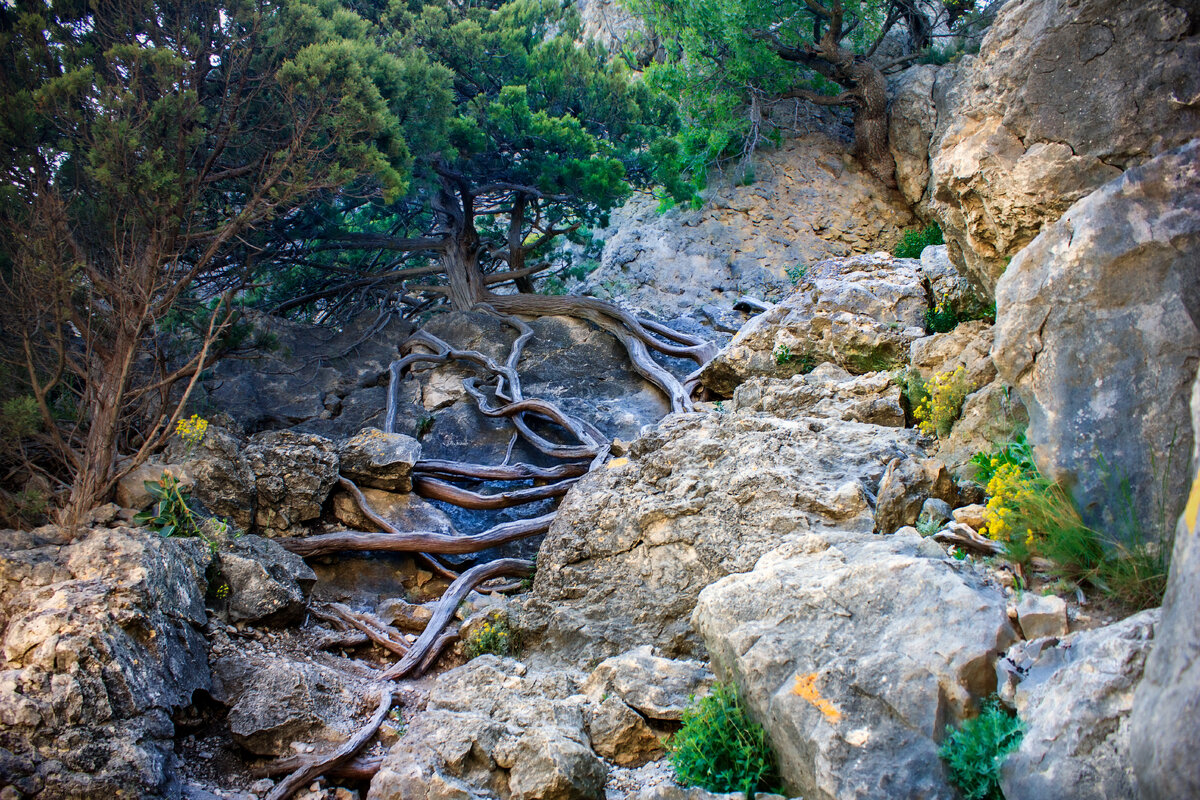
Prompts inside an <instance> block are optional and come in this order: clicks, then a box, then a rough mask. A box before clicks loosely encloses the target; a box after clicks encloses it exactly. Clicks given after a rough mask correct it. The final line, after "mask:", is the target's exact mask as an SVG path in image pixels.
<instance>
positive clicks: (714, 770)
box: [667, 683, 780, 797]
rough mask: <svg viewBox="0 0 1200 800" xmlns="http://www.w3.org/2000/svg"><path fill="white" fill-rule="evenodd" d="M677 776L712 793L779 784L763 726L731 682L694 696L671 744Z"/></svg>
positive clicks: (773, 787)
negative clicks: (748, 710) (747, 710)
mask: <svg viewBox="0 0 1200 800" xmlns="http://www.w3.org/2000/svg"><path fill="white" fill-rule="evenodd" d="M667 751H668V754H669V755H668V757H669V759H670V762H671V766H672V768H673V769H674V770H675V777H676V779H677V780H678V781H679V782H680V783H681V784H683V785H684V786H699V787H701V788H704V789H707V790H708V791H710V792H743V793H745V794H746V796H747V797H749V796H751V795H752V794H753V793H754V792H758V791H762V792H774V791H777V790H778V789H779V788H780V779H779V773H778V770H777V768H776V766H775V756H774V754H773V753H772V752H771V748H770V746H769V745H768V744H767V734H766V732H765V731H763V729H762V726H761V725H759V724H758V723H756V722H754V721H753V720H751V719H750V717H749V715H748V714H747V713H746V710H745V707H744V706H743V705H742V702H741V699H740V698H739V697H738V693H737V690H736V689H735V688H734V687H732V686H726V685H724V684H720V683H718V684H715V685H714V686H713V691H712V694H710V695H708V696H707V697H704V698H702V699H700V700H695V699H693V701H692V703H691V705H689V706H688V708H687V709H685V710H684V712H683V727H682V728H680V730H679V732H678V733H676V734H675V735H674V736H672V737H671V739H670V741H668V743H667Z"/></svg>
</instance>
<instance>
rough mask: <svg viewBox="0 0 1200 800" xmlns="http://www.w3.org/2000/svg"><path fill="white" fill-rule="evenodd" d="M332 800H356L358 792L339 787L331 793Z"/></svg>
mask: <svg viewBox="0 0 1200 800" xmlns="http://www.w3.org/2000/svg"><path fill="white" fill-rule="evenodd" d="M333 800H358V792H356V791H354V790H353V789H347V788H346V787H344V786H339V787H338V788H337V789H336V790H334V792H333Z"/></svg>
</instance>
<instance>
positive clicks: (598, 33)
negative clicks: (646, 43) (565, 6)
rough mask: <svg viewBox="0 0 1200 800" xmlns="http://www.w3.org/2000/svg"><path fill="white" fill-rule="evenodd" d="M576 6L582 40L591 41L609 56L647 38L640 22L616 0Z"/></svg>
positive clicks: (590, 1) (586, 0)
mask: <svg viewBox="0 0 1200 800" xmlns="http://www.w3.org/2000/svg"><path fill="white" fill-rule="evenodd" d="M578 5H579V17H580V21H581V22H583V36H584V38H585V39H594V40H595V41H597V42H599V43H600V44H601V45H602V46H603V47H604V48H605V49H606V50H608V51H609V52H614V53H615V52H619V51H620V50H621V48H622V46H624V45H627V44H628V45H630V46H632V45H634V44H636V43H638V42H640V41H641V40H642V39H645V38H646V26H645V25H644V24H643V23H642V21H641V19H639V18H638V17H636V16H634V14H633V13H632V12H631V11H629V9H627V8H625V6H623V5H621V4H620V3H619V2H616V0H578Z"/></svg>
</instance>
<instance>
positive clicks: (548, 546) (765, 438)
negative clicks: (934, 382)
mask: <svg viewBox="0 0 1200 800" xmlns="http://www.w3.org/2000/svg"><path fill="white" fill-rule="evenodd" d="M917 452H918V450H917V446H916V444H915V433H914V432H913V431H912V430H911V429H900V428H884V427H879V426H876V425H865V424H862V423H856V422H843V421H840V420H836V419H834V420H831V419H822V418H815V417H799V418H796V419H792V420H782V419H778V418H774V417H770V416H766V415H763V414H746V413H741V412H738V413H725V414H717V413H714V414H688V415H677V416H671V417H668V418H667V419H666V420H664V421H663V423H661V424H660V425H659V426H658V428H657V429H655V430H653V431H651V432H649V433H647V434H645V435H644V436H642V437H641V438H640V439H638V440H637V441H635V442H634V443H633V444H632V445H631V448H630V453H629V456H628V457H627V458H621V459H614V460H612V461H610V462H609V463H608V465H607V467H606V468H604V469H600V470H597V471H595V472H593V473H591V474H590V475H588V476H587V477H585V478H583V479H582V480H581V481H580V483H578V484H577V485H576V486H574V487H572V489H571V492H570V493H569V494H568V495H567V496H566V497H565V498H564V499H563V503H562V506H561V507H560V510H559V512H558V516H557V518H556V519H555V521H554V524H553V525H552V526H551V529H550V532H549V533H548V534H547V536H546V539H545V540H544V541H543V543H542V547H541V551H540V552H539V554H538V570H537V576H536V578H535V580H534V587H533V591H532V592H531V593H530V596H529V597H528V598H527V599H526V600H524V601H523V610H522V611H521V612H520V613H519V620H518V624H519V626H520V627H521V628H522V629H523V633H524V635H526V636H527V637H528V640H529V641H530V642H531V643H541V644H543V645H545V646H544V647H542V648H541V649H543V650H548V651H553V652H557V653H560V654H562V657H565V658H567V659H570V660H572V661H575V662H577V663H584V662H587V661H589V660H590V659H594V658H605V657H608V656H613V655H617V654H618V653H622V652H625V651H627V650H629V649H631V648H633V647H638V646H641V645H644V644H653V645H654V646H655V647H656V648H658V650H659V651H660V652H661V653H662V654H663V655H665V656H670V657H675V656H680V655H685V656H686V655H692V654H695V653H696V652H698V644H699V643H698V642H697V640H696V638H695V634H694V633H693V631H692V629H691V627H690V625H689V623H688V615H689V614H690V612H691V610H692V607H693V605H694V603H695V599H696V597H697V596H698V595H699V593H700V591H701V590H702V589H703V588H704V587H705V586H707V585H709V584H710V583H712V582H713V581H715V580H717V579H718V578H721V577H722V576H724V575H727V574H729V573H731V572H742V571H745V570H748V569H750V567H751V566H753V564H754V561H755V560H756V559H757V558H758V556H760V555H761V554H762V553H764V552H766V551H767V550H770V549H771V548H773V547H774V546H775V545H776V544H777V543H778V542H779V541H780V540H781V539H782V538H783V537H784V536H786V535H788V534H791V533H796V532H803V531H808V530H819V529H822V528H825V527H839V528H847V529H853V530H861V531H869V530H871V529H872V527H873V526H874V515H873V513H872V510H871V506H870V501H869V497H870V496H871V495H873V494H874V493H875V489H876V487H877V486H878V483H879V480H880V478H881V477H882V476H883V472H884V468H885V466H886V464H887V463H888V462H889V461H891V460H892V458H893V457H907V456H909V455H914V454H916V453H917ZM634 587H636V588H634Z"/></svg>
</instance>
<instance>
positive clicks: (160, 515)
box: [133, 472, 230, 553]
mask: <svg viewBox="0 0 1200 800" xmlns="http://www.w3.org/2000/svg"><path fill="white" fill-rule="evenodd" d="M143 485H144V486H145V487H146V491H147V492H149V493H150V496H151V497H152V498H154V505H152V506H151V507H150V508H149V509H147V510H146V511H143V512H141V513H140V514H138V515H137V516H135V517H134V518H133V522H134V524H136V525H141V526H143V527H145V528H148V529H149V530H152V531H156V532H157V533H159V534H161V535H163V536H196V537H199V538H200V539H202V540H204V543H205V544H207V545H208V547H209V549H211V550H212V551H213V552H214V553H215V552H216V551H217V548H218V547H219V545H220V542H221V540H222V539H224V538H225V537H226V536H228V535H229V534H230V528H229V524H228V523H226V522H223V521H222V520H219V519H216V518H213V517H201V516H200V515H199V514H198V513H197V512H196V511H195V510H194V509H193V508H192V507H191V504H190V503H189V502H188V501H189V499H190V493H189V492H188V491H186V490H185V489H184V488H183V487H182V486H180V484H179V480H178V479H177V478H176V477H175V476H174V475H172V474H171V473H169V472H164V473H163V474H162V477H160V478H159V479H158V480H156V481H146V482H145V483H144V484H143Z"/></svg>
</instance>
